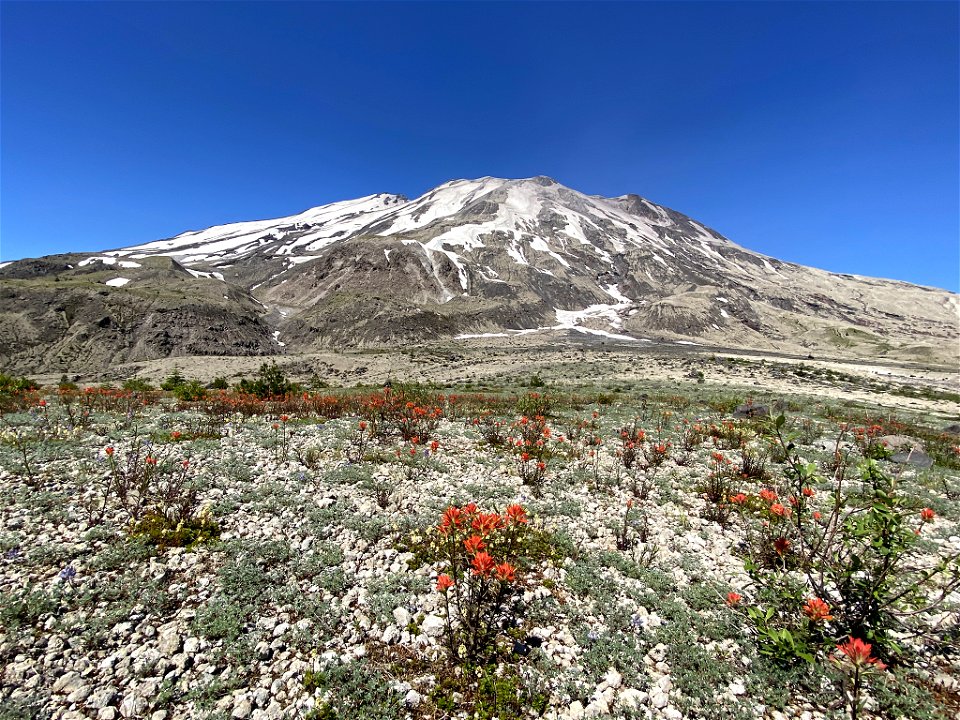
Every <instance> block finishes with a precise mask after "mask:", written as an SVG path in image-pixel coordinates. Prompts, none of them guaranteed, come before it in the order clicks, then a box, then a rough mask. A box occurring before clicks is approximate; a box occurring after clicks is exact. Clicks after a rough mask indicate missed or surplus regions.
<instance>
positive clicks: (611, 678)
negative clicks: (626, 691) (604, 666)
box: [603, 668, 623, 688]
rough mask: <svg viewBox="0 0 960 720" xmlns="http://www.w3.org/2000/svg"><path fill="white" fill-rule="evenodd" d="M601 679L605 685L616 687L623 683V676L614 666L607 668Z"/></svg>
mask: <svg viewBox="0 0 960 720" xmlns="http://www.w3.org/2000/svg"><path fill="white" fill-rule="evenodd" d="M603 681H604V682H605V683H606V684H607V687H612V688H618V687H620V685H621V684H623V676H622V675H621V674H620V673H618V672H617V670H616V668H610V669H609V670H607V674H606V675H604V676H603Z"/></svg>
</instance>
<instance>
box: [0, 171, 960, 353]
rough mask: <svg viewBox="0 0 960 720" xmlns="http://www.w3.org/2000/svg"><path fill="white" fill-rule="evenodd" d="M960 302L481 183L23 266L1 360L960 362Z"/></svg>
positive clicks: (595, 202)
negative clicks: (700, 352) (690, 347)
mask: <svg viewBox="0 0 960 720" xmlns="http://www.w3.org/2000/svg"><path fill="white" fill-rule="evenodd" d="M124 281H126V282H124ZM958 308H960V302H958V296H957V295H956V294H953V293H949V292H946V291H942V290H936V289H933V288H923V287H918V286H914V285H909V284H907V283H901V282H894V281H889V280H878V279H872V278H863V277H859V276H852V275H839V274H834V273H828V272H824V271H821V270H816V269H813V268H807V267H803V266H799V265H794V264H790V263H784V262H781V261H779V260H776V259H774V258H769V257H765V256H762V255H758V254H756V253H753V252H751V251H749V250H746V249H744V248H742V247H739V246H738V245H736V244H734V243H733V242H731V241H730V240H728V239H726V238H724V237H723V236H722V235H720V234H719V233H717V232H715V231H713V230H711V229H710V228H708V227H706V226H705V225H702V224H700V223H698V222H696V221H695V220H692V219H691V218H689V217H686V216H685V215H682V214H680V213H678V212H675V211H673V210H670V209H668V208H665V207H662V206H659V205H656V204H654V203H652V202H650V201H648V200H645V199H643V198H640V197H639V196H637V195H623V196H620V197H616V198H602V197H594V196H588V195H584V194H582V193H579V192H577V191H574V190H571V189H569V188H566V187H564V186H562V185H560V184H558V183H557V182H555V181H553V180H550V179H549V178H543V177H536V178H531V179H527V180H503V179H498V178H480V179H478V180H456V181H452V182H449V183H445V184H443V185H441V186H439V187H437V188H434V189H433V190H431V191H429V192H427V193H425V194H424V195H423V196H421V197H419V198H416V199H414V200H407V199H406V198H404V197H401V196H397V195H383V194H381V195H374V196H369V197H366V198H359V199H357V200H349V201H344V202H338V203H332V204H330V205H325V206H322V207H318V208H312V209H311V210H307V211H306V212H303V213H300V214H299V215H295V216H291V217H287V218H280V219H277V220H265V221H259V222H247V223H235V224H231V225H221V226H216V227H212V228H208V229H207V230H202V231H191V232H187V233H183V234H181V235H178V236H176V237H174V238H170V239H168V240H160V241H156V242H152V243H147V244H145V245H137V246H132V247H128V248H125V249H122V250H115V251H108V252H105V253H103V254H101V255H79V254H74V255H60V256H51V257H48V258H41V259H39V260H29V261H28V260H24V261H19V262H15V263H12V264H11V265H8V266H6V267H3V268H0V363H3V364H4V365H5V366H6V367H8V368H11V369H18V368H26V367H30V368H31V369H33V370H34V371H35V370H36V369H37V368H39V369H42V370H52V371H59V370H67V369H82V368H83V367H84V366H86V365H90V366H102V365H103V364H105V363H111V362H118V361H120V360H139V359H151V358H158V357H168V356H176V355H188V354H200V355H203V354H207V355H225V354H232V355H257V354H282V353H284V352H296V351H305V350H309V349H311V348H317V347H322V346H328V345H336V346H341V345H345V344H346V345H352V346H358V345H359V346H362V345H382V344H401V343H403V344H408V343H410V342H411V341H427V340H432V339H436V338H446V337H456V336H458V335H461V334H483V333H505V334H507V335H509V334H511V332H519V331H521V330H525V331H537V332H544V333H558V332H560V333H564V334H566V333H570V332H574V333H580V334H587V335H598V334H599V335H601V336H603V337H608V338H609V337H610V336H614V338H613V339H620V340H621V341H629V340H630V339H631V338H632V339H634V340H637V341H639V340H640V339H647V340H649V339H653V340H666V341H686V342H697V343H702V344H711V345H719V346H737V347H750V348H758V349H790V350H793V351H796V352H803V353H804V354H806V353H808V352H809V351H811V350H816V351H818V352H825V353H829V354H832V355H837V354H839V355H844V354H845V355H849V356H853V357H866V356H875V355H877V354H880V353H882V354H885V355H886V356H888V357H893V358H904V359H906V358H910V359H914V358H918V357H919V358H922V359H924V360H940V361H946V360H952V361H953V360H955V357H956V354H957V346H958V343H957V339H958V332H957V324H956V313H957V310H958Z"/></svg>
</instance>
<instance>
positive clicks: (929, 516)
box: [920, 508, 936, 522]
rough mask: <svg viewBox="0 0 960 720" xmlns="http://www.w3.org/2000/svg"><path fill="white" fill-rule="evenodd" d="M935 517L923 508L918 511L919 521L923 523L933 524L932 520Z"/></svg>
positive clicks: (931, 512)
mask: <svg viewBox="0 0 960 720" xmlns="http://www.w3.org/2000/svg"><path fill="white" fill-rule="evenodd" d="M935 517H936V514H935V513H934V512H933V510H931V509H930V508H924V509H923V510H921V511H920V519H921V520H923V522H933V518H935Z"/></svg>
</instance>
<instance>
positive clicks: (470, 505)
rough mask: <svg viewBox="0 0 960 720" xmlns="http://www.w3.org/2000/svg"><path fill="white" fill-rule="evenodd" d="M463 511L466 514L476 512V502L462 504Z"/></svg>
mask: <svg viewBox="0 0 960 720" xmlns="http://www.w3.org/2000/svg"><path fill="white" fill-rule="evenodd" d="M463 511H464V512H465V513H466V514H467V515H473V514H475V513H476V512H477V504H476V503H467V504H466V505H464V506H463Z"/></svg>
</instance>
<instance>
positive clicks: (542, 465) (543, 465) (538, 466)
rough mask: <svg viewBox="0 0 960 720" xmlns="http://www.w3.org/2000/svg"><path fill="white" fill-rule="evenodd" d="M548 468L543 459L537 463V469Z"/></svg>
mask: <svg viewBox="0 0 960 720" xmlns="http://www.w3.org/2000/svg"><path fill="white" fill-rule="evenodd" d="M546 469H547V464H546V463H545V462H543V460H541V461H540V462H538V463H537V470H546Z"/></svg>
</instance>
